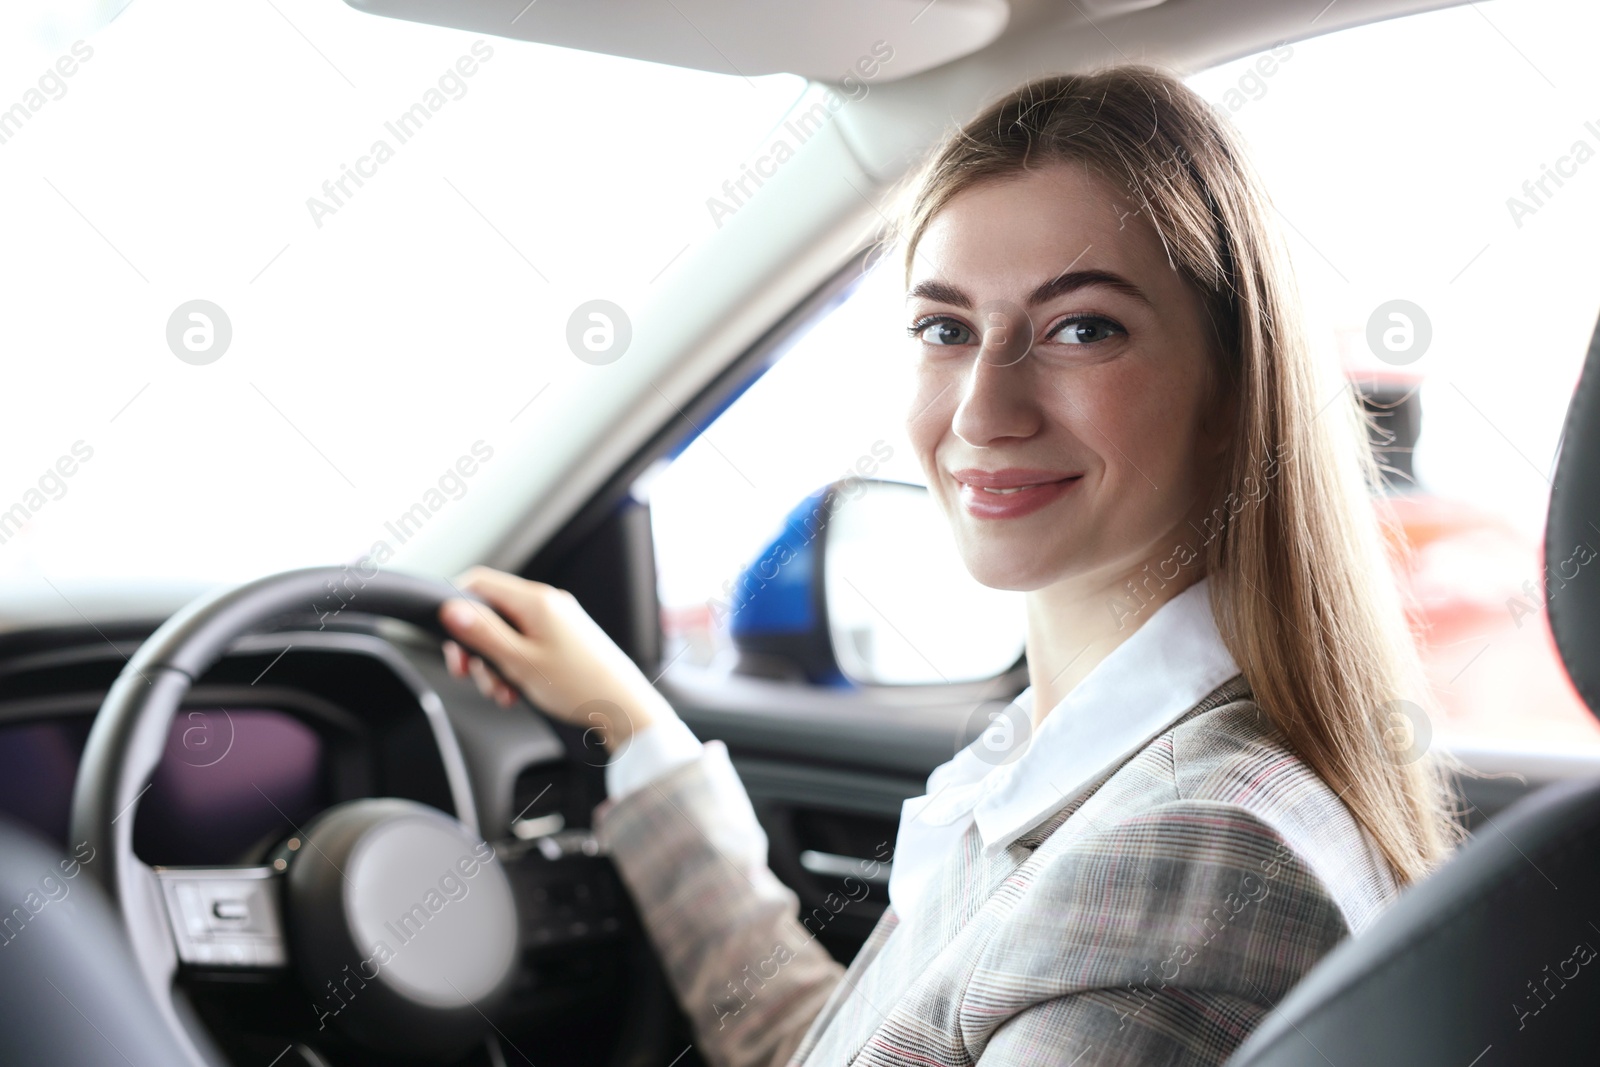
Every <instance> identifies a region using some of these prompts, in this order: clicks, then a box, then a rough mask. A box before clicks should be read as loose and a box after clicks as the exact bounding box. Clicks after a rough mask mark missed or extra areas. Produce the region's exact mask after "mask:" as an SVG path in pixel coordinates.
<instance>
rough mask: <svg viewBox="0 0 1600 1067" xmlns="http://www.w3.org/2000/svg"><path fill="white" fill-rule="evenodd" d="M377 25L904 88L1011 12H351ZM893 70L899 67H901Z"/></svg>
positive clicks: (434, 3) (584, 6)
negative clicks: (374, 18)
mask: <svg viewBox="0 0 1600 1067" xmlns="http://www.w3.org/2000/svg"><path fill="white" fill-rule="evenodd" d="M346 2H347V3H349V4H350V6H351V7H354V8H356V9H357V10H359V11H366V12H369V13H371V14H374V15H384V16H387V17H389V18H396V19H404V20H406V21H409V22H425V23H431V24H432V25H435V26H448V27H451V28H453V29H460V30H468V31H471V32H473V33H484V34H492V35H494V36H497V37H510V38H513V39H516V40H523V41H537V42H539V43H541V44H550V45H557V46H560V47H562V48H578V49H582V50H584V51H586V52H599V53H602V54H605V55H613V56H624V57H627V58H630V59H643V60H647V61H649V62H652V63H667V64H671V65H673V66H678V67H688V68H691V69H694V70H705V71H712V72H715V73H717V74H732V75H743V76H745V77H754V76H756V75H760V74H779V73H788V74H799V75H801V76H803V77H806V78H811V79H815V80H818V81H825V82H833V83H839V82H844V81H845V80H846V79H847V78H856V79H860V78H872V79H873V80H875V81H893V80H896V79H899V78H905V77H909V76H910V75H913V74H918V73H920V72H922V71H924V70H928V69H930V68H933V67H937V66H939V65H940V64H942V63H948V62H950V61H951V60H953V59H959V58H961V57H962V56H965V55H970V54H971V53H973V52H976V51H978V50H979V49H981V48H983V47H984V46H985V45H987V44H989V43H990V42H991V41H993V40H994V39H995V38H996V37H998V36H999V35H1000V33H1001V31H1003V30H1004V29H1005V27H1006V23H1007V22H1008V21H1009V19H1010V15H1011V7H1010V4H1009V3H1008V2H1007V0H811V2H809V3H796V2H793V0H608V2H605V3H595V2H593V0H531V2H530V0H346ZM891 59H892V61H891Z"/></svg>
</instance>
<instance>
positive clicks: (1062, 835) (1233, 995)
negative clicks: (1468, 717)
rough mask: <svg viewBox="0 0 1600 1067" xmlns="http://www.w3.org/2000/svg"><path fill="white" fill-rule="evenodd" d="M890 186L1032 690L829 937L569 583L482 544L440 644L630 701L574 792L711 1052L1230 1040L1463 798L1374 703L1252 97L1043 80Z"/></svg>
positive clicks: (923, 324)
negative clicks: (833, 949)
mask: <svg viewBox="0 0 1600 1067" xmlns="http://www.w3.org/2000/svg"><path fill="white" fill-rule="evenodd" d="M906 194H907V195H906V198H905V202H904V206H903V208H902V210H901V215H900V219H899V222H898V225H897V226H896V228H895V229H894V231H893V233H892V236H893V238H894V239H895V241H896V242H897V245H898V247H899V248H900V249H902V250H903V254H904V257H905V269H906V282H907V309H906V320H907V324H908V332H909V334H910V343H911V344H912V346H913V348H914V354H915V374H916V380H917V392H916V398H915V400H914V402H913V404H912V408H911V411H910V412H909V419H908V424H907V425H908V429H909V432H910V437H911V440H912V442H913V444H914V446H915V448H916V450H917V454H918V458H919V459H920V461H921V463H922V467H923V470H924V472H925V474H926V476H927V481H928V486H929V488H930V490H931V491H932V493H933V496H934V498H935V499H936V500H937V501H938V502H939V504H940V506H941V508H942V510H943V512H944V514H945V517H946V518H947V519H948V521H949V522H950V524H951V526H952V528H953V530H954V533H955V537H956V540H957V542H958V544H959V547H960V550H961V553H962V556H963V558H964V560H965V562H966V565H967V567H968V568H969V570H970V571H971V572H972V573H973V575H975V576H976V577H977V578H978V579H979V580H980V581H982V582H984V583H985V584H987V585H991V586H995V587H1000V588H1006V589H1017V590H1024V591H1026V593H1027V597H1026V603H1027V624H1028V630H1027V661H1028V672H1029V679H1030V682H1031V683H1032V684H1031V685H1030V686H1029V688H1028V690H1027V691H1026V692H1025V693H1024V694H1023V695H1022V696H1021V697H1019V698H1018V700H1017V702H1016V704H1017V707H1018V709H1020V712H1021V713H1023V714H1027V715H1029V716H1031V720H1032V724H1033V729H1032V731H1031V740H1030V741H1029V743H1028V744H1027V746H1026V748H1025V750H1024V751H1022V752H1021V754H1020V756H1015V754H1011V755H1010V756H1008V758H1006V759H1004V760H996V759H994V758H992V756H991V757H989V758H985V757H986V756H988V753H986V752H985V751H984V750H983V749H982V748H981V747H980V744H981V742H979V743H975V744H974V746H973V747H972V748H969V749H967V750H964V751H963V752H961V753H958V754H957V756H956V758H955V759H953V760H951V761H950V763H948V764H945V765H944V766H943V767H941V768H939V769H938V770H937V771H935V772H934V774H933V776H932V777H931V778H930V779H929V783H928V794H927V795H926V796H923V797H918V798H916V799H914V800H911V801H908V802H907V804H906V807H905V811H904V814H903V817H902V823H901V827H900V831H899V837H898V840H897V844H896V850H895V853H894V867H893V873H892V875H891V882H890V894H891V900H892V904H891V906H890V908H889V910H888V911H887V912H886V913H885V915H884V917H883V919H882V921H881V922H880V923H879V925H878V926H877V928H876V930H875V931H874V933H873V935H872V937H871V938H870V940H869V941H868V943H867V944H866V946H865V948H864V949H863V950H862V952H861V953H860V955H859V956H858V957H857V958H856V959H855V960H854V961H853V962H852V964H851V965H850V967H849V969H848V970H844V969H842V968H840V967H839V966H838V965H837V964H836V963H834V962H833V961H832V960H831V959H830V958H829V957H828V955H827V953H826V952H825V951H824V950H823V949H822V947H821V946H820V945H818V944H817V943H816V942H815V941H814V940H813V938H812V936H811V934H810V933H809V931H808V930H807V929H806V928H805V927H804V926H803V925H802V924H801V922H800V921H799V919H798V917H797V914H796V912H797V904H796V899H795V897H794V895H793V894H792V893H791V892H790V891H789V890H788V889H787V888H785V887H784V886H783V885H782V884H781V883H779V882H778V880H777V879H776V878H775V877H774V876H773V874H772V873H771V871H770V870H769V869H768V868H767V866H766V840H765V838H764V837H763V835H762V832H761V829H760V827H759V825H758V824H757V822H756V819H755V817H754V815H753V813H752V811H751V808H750V804H749V801H748V798H747V797H746V795H745V794H744V792H743V789H742V787H741V786H740V783H739V780H738V777H737V775H736V774H735V773H734V771H733V769H732V766H731V765H730V763H729V762H728V758H727V753H726V750H725V749H724V748H723V747H722V746H721V744H720V743H718V742H709V743H706V744H704V745H702V744H701V743H700V742H698V741H696V740H695V739H694V737H693V735H692V734H690V732H689V731H688V729H687V728H686V727H685V726H684V725H683V723H682V722H681V720H679V719H678V718H677V717H676V715H675V714H674V713H673V710H672V708H671V707H670V706H669V705H668V704H667V702H666V701H665V700H664V699H663V698H662V697H661V696H660V695H659V694H658V693H657V692H656V691H655V690H654V689H653V688H652V687H651V685H650V684H649V683H648V681H647V680H646V679H645V678H644V677H643V675H642V674H641V673H640V672H639V671H638V670H637V669H636V668H635V666H634V665H633V664H632V663H631V662H630V661H629V660H628V659H627V658H626V657H625V656H624V655H623V654H622V653H621V652H620V651H619V650H618V649H617V648H616V646H615V645H613V644H612V643H611V642H610V641H609V640H608V639H607V638H606V637H605V636H604V634H603V633H602V632H601V631H600V630H599V629H598V627H596V626H595V624H594V623H593V622H592V621H591V620H590V619H589V618H588V617H587V616H586V615H585V614H584V612H583V610H582V609H581V608H580V607H579V606H578V605H577V603H576V601H575V600H574V599H573V598H572V597H571V596H570V595H569V594H566V593H565V592H563V591H562V590H558V589H555V588H552V587H550V586H548V585H543V584H540V583H537V582H528V581H523V580H521V579H519V578H515V577H512V576H509V575H505V574H501V573H497V572H493V571H488V570H483V569H475V570H473V571H471V572H469V573H468V574H467V575H466V576H464V579H463V583H462V584H463V585H464V587H465V588H468V589H471V590H472V591H474V592H475V593H477V594H479V595H481V596H482V597H483V598H484V599H485V600H486V601H488V602H489V603H490V604H492V605H494V606H495V607H496V608H497V609H499V611H500V612H501V614H502V615H504V616H505V618H506V619H507V620H509V625H508V624H507V623H505V622H502V621H501V620H500V619H497V618H493V617H491V615H490V614H489V613H487V612H479V611H475V610H473V609H472V608H471V607H470V606H469V605H468V604H467V602H465V601H455V602H451V604H448V605H446V607H445V609H444V620H445V623H446V625H447V627H448V628H449V630H450V632H451V633H452V634H453V635H454V636H455V638H456V640H457V641H458V642H459V645H458V644H454V643H452V644H450V645H449V646H448V647H447V650H446V653H447V657H448V659H449V662H450V666H451V669H452V671H454V672H456V673H457V674H462V673H467V672H470V673H471V674H472V675H473V677H474V678H476V679H477V681H478V683H479V685H480V686H481V687H483V689H484V691H485V692H486V693H490V694H492V695H494V696H496V697H497V698H498V699H500V700H501V701H502V702H505V703H509V702H510V701H511V700H512V699H513V697H514V694H513V693H512V692H511V690H510V689H508V688H507V687H506V686H505V685H504V684H503V683H501V682H499V681H498V680H496V679H495V678H494V676H493V675H492V674H490V673H489V672H488V671H487V670H486V669H485V667H484V664H483V662H482V661H481V660H479V659H478V658H477V656H483V657H486V658H488V659H489V660H492V661H493V663H494V664H495V665H496V667H497V668H498V669H499V671H500V672H501V674H502V675H504V677H505V678H507V679H510V680H511V681H512V682H513V683H515V685H517V686H518V687H520V688H521V690H522V692H523V693H524V694H526V696H527V697H528V698H529V699H530V700H531V701H532V702H533V703H534V704H536V705H538V706H539V707H541V708H543V709H544V710H545V711H546V712H548V713H549V714H551V715H554V716H556V717H558V718H573V717H575V715H576V709H577V708H578V707H579V706H580V705H586V708H585V711H586V712H587V711H589V710H592V709H593V708H594V707H597V706H602V705H598V704H595V703H592V702H594V701H604V702H606V703H607V704H608V705H609V706H611V707H614V708H615V709H616V713H615V714H613V715H611V716H609V718H608V721H607V722H605V723H604V724H602V725H603V726H604V727H605V735H606V743H607V744H608V746H610V747H611V748H612V750H613V751H614V752H617V753H618V755H617V756H616V757H615V758H614V759H613V761H612V763H611V765H610V766H609V767H608V771H607V785H608V791H609V797H608V799H607V800H606V802H605V803H604V804H602V805H601V807H600V808H599V809H598V810H597V812H596V833H597V835H598V836H599V837H600V839H601V840H602V842H603V843H604V844H605V845H606V846H607V847H608V848H609V849H610V853H611V856H612V858H613V859H614V861H615V862H616V865H617V867H618V869H619V870H620V871H621V873H622V877H623V878H624V880H625V881H626V882H627V884H628V885H629V887H630V889H631V891H632V892H633V894H634V896H635V898H636V900H637V903H638V906H639V909H640V912H641V914H642V915H643V917H644V921H645V924H646V926H647V927H648V929H649V931H650V933H651V936H652V938H653V940H654V941H655V944H656V946H657V948H658V949H659V951H660V954H661V957H662V959H663V960H664V961H665V965H666V968H667V972H668V974H669V975H670V977H671V979H672V981H673V983H674V985H675V988H676V990H677V993H678V995H679V998H680V1000H681V1001H682V1003H683V1006H684V1008H685V1010H686V1011H687V1013H688V1014H689V1016H690V1018H691V1019H692V1020H693V1022H694V1025H695V1027H696V1031H697V1034H698V1037H699V1041H700V1047H701V1048H702V1050H703V1052H704V1053H705V1054H706V1056H707V1058H708V1059H709V1060H710V1061H711V1062H712V1063H714V1064H718V1065H719V1067H720V1065H729V1067H744V1065H755V1064H763V1065H776V1064H783V1063H791V1064H796V1063H802V1062H803V1063H805V1064H807V1065H817V1067H821V1065H827V1067H832V1065H835V1064H844V1063H847V1062H848V1063H856V1064H898V1065H906V1067H911V1065H928V1064H972V1063H977V1064H981V1065H984V1067H1011V1065H1021V1064H1024V1063H1026V1064H1033V1063H1037V1062H1041V1061H1042V1062H1052V1063H1073V1064H1079V1065H1084V1067H1088V1065H1093V1064H1153V1063H1161V1064H1217V1063H1221V1062H1222V1061H1223V1060H1225V1059H1226V1058H1227V1057H1228V1055H1229V1053H1230V1052H1231V1051H1232V1050H1233V1049H1234V1048H1235V1047H1236V1046H1237V1045H1238V1044H1239V1042H1240V1041H1241V1040H1242V1039H1243V1038H1244V1036H1245V1035H1246V1034H1247V1033H1248V1032H1249V1031H1250V1030H1251V1028H1253V1027H1254V1026H1255V1025H1256V1024H1257V1023H1258V1022H1260V1020H1261V1019H1262V1018H1263V1016H1264V1015H1265V1014H1266V1013H1267V1012H1269V1011H1270V1010H1272V1007H1273V1005H1274V1004H1275V1003H1276V1002H1277V1001H1278V1000H1279V998H1281V997H1282V996H1283V995H1284V994H1285V993H1286V992H1287V991H1288V990H1289V989H1290V987H1292V986H1293V985H1294V984H1295V983H1296V981H1298V980H1299V979H1300V977H1301V976H1302V975H1304V974H1305V972H1306V971H1307V970H1308V969H1309V968H1310V967H1311V965H1312V964H1314V963H1315V962H1316V961H1317V959H1318V958H1319V957H1321V956H1322V955H1323V954H1324V953H1326V952H1327V951H1328V950H1329V949H1330V948H1332V947H1333V946H1334V944H1335V943H1337V942H1338V941H1339V940H1340V939H1342V938H1344V937H1346V936H1347V935H1349V934H1351V933H1352V932H1355V931H1359V930H1360V929H1362V928H1363V927H1364V926H1366V925H1367V924H1368V923H1369V922H1370V921H1371V920H1372V919H1373V918H1374V916H1375V915H1376V914H1377V913H1378V912H1379V911H1380V910H1381V909H1382V908H1383V907H1384V906H1385V905H1386V904H1387V903H1388V902H1389V901H1390V900H1391V899H1392V898H1393V897H1394V895H1395V894H1396V892H1397V891H1398V889H1399V888H1400V887H1403V886H1404V885H1405V884H1407V883H1409V882H1411V881H1413V880H1415V879H1417V878H1418V877H1420V876H1421V875H1423V874H1425V873H1426V872H1427V871H1428V870H1429V869H1430V868H1431V867H1432V866H1433V865H1434V864H1436V863H1437V862H1438V861H1439V860H1440V859H1441V858H1442V857H1443V856H1444V855H1445V853H1446V852H1447V850H1448V849H1449V847H1450V845H1451V843H1452V840H1453V836H1454V831H1453V829H1452V826H1453V824H1452V823H1451V822H1450V820H1449V818H1448V814H1447V807H1446V800H1447V796H1448V794H1447V791H1446V789H1445V787H1444V783H1443V779H1442V777H1441V776H1440V774H1439V773H1438V772H1437V771H1436V770H1435V769H1434V768H1433V765H1432V764H1431V762H1430V761H1429V760H1428V759H1426V758H1417V757H1416V753H1414V752H1412V751H1410V750H1409V749H1408V748H1407V746H1406V745H1405V744H1404V743H1401V744H1399V745H1396V744H1394V743H1392V739H1393V730H1394V728H1395V726H1396V724H1397V723H1396V720H1395V718H1394V716H1393V714H1392V713H1391V710H1390V709H1392V708H1393V707H1395V706H1396V704H1395V702H1396V701H1409V702H1412V703H1413V704H1426V703H1428V701H1427V695H1426V694H1427V690H1426V688H1425V687H1424V685H1423V684H1422V682H1421V681H1420V676H1419V673H1418V671H1417V666H1416V657H1415V652H1414V649H1413V646H1412V644H1411V638H1410V635H1409V633H1408V631H1407V628H1406V624H1405V619H1404V615H1403V612H1402V606H1401V604H1400V602H1399V599H1398V597H1397V594H1396V592H1395V587H1394V582H1393V580H1392V578H1391V577H1390V574H1389V572H1388V571H1387V569H1386V566H1385V559H1384V556H1383V552H1382V548H1381V539H1380V537H1379V535H1378V527H1377V523H1376V520H1375V516H1374V512H1373V505H1372V503H1371V501H1370V500H1369V498H1368V495H1367V491H1366V487H1365V485H1364V482H1363V477H1362V475H1363V470H1365V471H1366V473H1367V474H1368V476H1369V477H1371V476H1372V457H1371V453H1370V450H1368V448H1367V445H1366V438H1365V435H1364V434H1362V433H1360V432H1359V430H1360V423H1359V418H1358V416H1357V408H1356V405H1355V403H1354V400H1353V399H1352V397H1351V395H1350V394H1349V392H1348V390H1347V389H1346V390H1342V392H1343V395H1342V396H1341V386H1340V385H1339V383H1338V382H1337V380H1336V379H1334V378H1331V377H1328V376H1323V375H1319V374H1318V373H1317V368H1316V367H1315V365H1314V361H1313V359H1312V356H1311V353H1310V351H1309V349H1308V346H1307V343H1306V340H1305V338H1304V336H1303V335H1302V330H1301V327H1300V326H1299V324H1298V318H1297V315H1296V311H1295V306H1294V297H1293V294H1292V291H1291V288H1290V284H1289V281H1288V278H1287V275H1286V272H1285V268H1284V267H1283V265H1282V259H1281V255H1280V254H1279V253H1277V252H1275V251H1274V240H1273V238H1272V227H1271V212H1270V209H1269V207H1268V204H1267V200H1266V198H1265V196H1264V194H1263V193H1262V192H1261V190H1260V189H1259V187H1258V185H1257V183H1256V180H1255V179H1254V178H1253V176H1252V172H1251V171H1250V169H1249V167H1248V165H1247V163H1246V161H1245V159H1244V156H1243V153H1242V152H1241V150H1240V146H1239V142H1238V141H1237V139H1236V136H1235V135H1234V134H1233V133H1232V132H1231V130H1230V129H1229V127H1228V126H1227V124H1226V121H1225V120H1224V119H1222V118H1221V117H1220V116H1219V115H1217V114H1216V113H1215V112H1213V111H1212V110H1211V109H1210V108H1209V107H1208V106H1207V105H1206V104H1205V103H1204V102H1203V101H1201V100H1200V99H1198V98H1197V97H1196V96H1195V95H1194V94H1193V93H1192V92H1191V91H1190V90H1189V89H1188V88H1187V87H1186V86H1184V84H1183V83H1182V82H1180V81H1178V80H1176V79H1175V78H1172V77H1170V76H1168V75H1166V74H1163V73H1159V72H1156V71H1153V70H1149V69H1144V68H1132V67H1124V68H1114V69H1110V70H1107V71H1103V72H1101V73H1096V74H1091V75H1071V76H1061V77H1051V78H1045V79H1041V80H1039V81H1035V82H1032V83H1030V84H1028V85H1026V86H1023V87H1022V88H1020V89H1018V90H1016V91H1015V92H1013V93H1011V94H1010V95H1008V96H1007V97H1005V98H1004V99H1002V100H1001V101H999V102H998V103H996V104H994V105H993V106H991V107H990V108H989V109H987V110H986V111H985V112H984V113H983V114H982V115H980V116H978V117H977V118H976V119H974V120H973V121H972V122H970V123H969V124H968V125H967V126H966V127H965V128H964V129H962V130H960V131H959V132H958V133H956V134H955V135H954V136H952V137H950V138H949V139H948V140H947V141H946V142H945V143H944V144H943V145H942V146H941V147H940V148H939V149H938V150H937V151H936V152H935V153H934V154H933V155H932V157H931V158H930V160H929V161H928V163H927V164H926V165H925V166H924V167H923V168H922V170H921V171H920V173H918V174H916V175H914V176H913V179H912V181H911V182H910V184H909V185H908V187H907V191H906ZM1351 431H1355V432H1351ZM461 646H466V648H470V649H472V650H473V651H474V652H475V653H476V654H477V655H476V656H475V655H471V654H469V653H468V652H466V651H465V650H464V649H463V647H461ZM1400 725H1403V723H1400ZM1013 756H1014V758H1012V757H1013Z"/></svg>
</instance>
